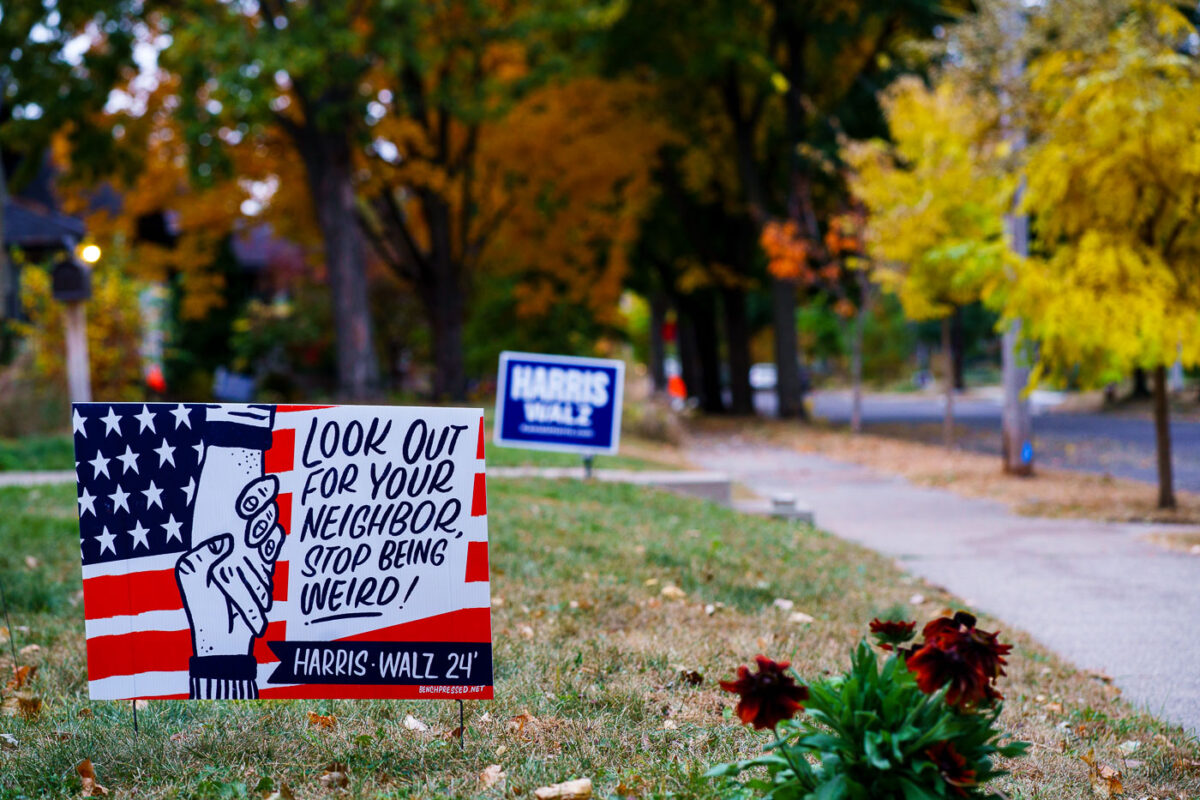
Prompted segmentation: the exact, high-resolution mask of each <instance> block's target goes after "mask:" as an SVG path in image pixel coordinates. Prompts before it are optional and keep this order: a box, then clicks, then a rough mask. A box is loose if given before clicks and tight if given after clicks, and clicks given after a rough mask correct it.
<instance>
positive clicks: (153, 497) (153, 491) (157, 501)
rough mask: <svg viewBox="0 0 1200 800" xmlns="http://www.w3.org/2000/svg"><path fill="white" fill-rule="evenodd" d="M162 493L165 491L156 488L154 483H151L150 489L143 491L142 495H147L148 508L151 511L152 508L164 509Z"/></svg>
mask: <svg viewBox="0 0 1200 800" xmlns="http://www.w3.org/2000/svg"><path fill="white" fill-rule="evenodd" d="M162 493H163V490H162V489H160V488H158V487H157V486H155V485H154V481H150V488H149V489H143V490H142V494H144V495H146V508H147V509H149V508H150V507H151V506H158V507H159V508H162V507H163V504H162Z"/></svg>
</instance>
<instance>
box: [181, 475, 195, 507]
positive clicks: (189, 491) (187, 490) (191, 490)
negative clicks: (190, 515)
mask: <svg viewBox="0 0 1200 800" xmlns="http://www.w3.org/2000/svg"><path fill="white" fill-rule="evenodd" d="M180 491H182V492H183V493H184V494H186V495H187V501H188V505H189V506H190V505H191V504H192V495H194V494H195V493H196V479H195V478H188V485H187V486H184V487H183V489H181V490H180Z"/></svg>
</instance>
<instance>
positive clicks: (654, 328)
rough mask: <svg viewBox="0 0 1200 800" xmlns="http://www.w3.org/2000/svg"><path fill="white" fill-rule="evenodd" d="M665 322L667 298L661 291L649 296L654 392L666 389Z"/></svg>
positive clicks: (651, 376) (651, 374)
mask: <svg viewBox="0 0 1200 800" xmlns="http://www.w3.org/2000/svg"><path fill="white" fill-rule="evenodd" d="M666 324H667V298H666V296H665V295H664V294H662V293H661V292H655V293H654V294H653V295H652V296H651V297H650V365H649V366H650V383H651V385H652V386H653V388H654V393H655V394H662V393H664V392H666V391H667V356H666V353H667V348H666V343H665V342H664V341H663V326H664V325H666Z"/></svg>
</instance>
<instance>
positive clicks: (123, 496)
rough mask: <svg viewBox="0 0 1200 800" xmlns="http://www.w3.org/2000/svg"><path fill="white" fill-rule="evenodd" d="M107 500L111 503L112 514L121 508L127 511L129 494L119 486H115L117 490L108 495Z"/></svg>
mask: <svg viewBox="0 0 1200 800" xmlns="http://www.w3.org/2000/svg"><path fill="white" fill-rule="evenodd" d="M108 497H109V499H111V500H112V501H113V513H114V514H115V513H117V509H119V508H123V509H125V510H126V511H128V510H129V492H126V491H123V490H122V489H121V485H120V484H117V490H116V491H115V492H113V493H112V494H110V495H109V496H108Z"/></svg>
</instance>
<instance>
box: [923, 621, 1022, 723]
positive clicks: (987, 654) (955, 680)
mask: <svg viewBox="0 0 1200 800" xmlns="http://www.w3.org/2000/svg"><path fill="white" fill-rule="evenodd" d="M922 635H923V636H924V639H925V641H924V642H922V643H921V644H920V645H918V646H916V647H914V648H913V650H912V652H911V653H910V654H909V656H908V669H909V671H911V672H913V673H914V674H915V675H916V678H917V685H918V686H919V687H921V691H923V692H925V693H926V694H933V693H934V692H936V691H937V690H939V689H941V688H942V687H943V686H947V687H949V688H948V689H947V691H946V702H947V703H949V704H950V705H953V706H968V705H973V704H976V703H990V702H991V701H993V700H998V699H1000V697H1001V695H1000V693H999V692H997V691H996V689H995V683H996V679H997V678H998V677H1000V676H1001V675H1003V674H1004V664H1005V663H1006V662H1005V660H1004V656H1006V655H1008V653H1009V652H1010V651H1011V650H1012V645H1008V644H1000V643H999V641H997V638H996V637H997V636H998V634H996V633H989V632H988V631H981V630H979V629H978V628H976V627H975V617H973V616H971V615H970V614H968V613H966V612H965V611H960V612H958V613H957V614H955V615H954V617H953V618H950V617H942V618H940V619H935V620H933V621H932V622H930V623H929V624H928V625H926V626H925V629H924V630H923V631H922Z"/></svg>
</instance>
